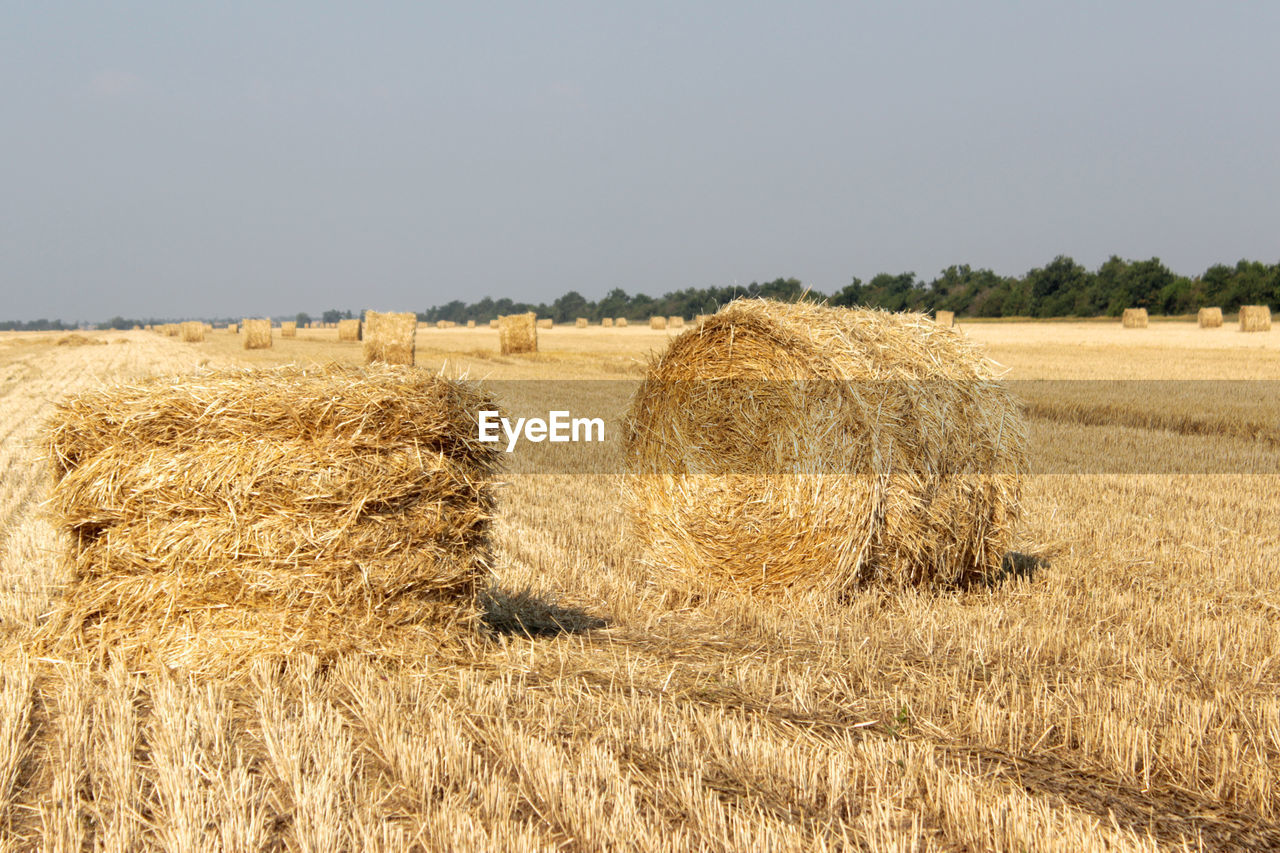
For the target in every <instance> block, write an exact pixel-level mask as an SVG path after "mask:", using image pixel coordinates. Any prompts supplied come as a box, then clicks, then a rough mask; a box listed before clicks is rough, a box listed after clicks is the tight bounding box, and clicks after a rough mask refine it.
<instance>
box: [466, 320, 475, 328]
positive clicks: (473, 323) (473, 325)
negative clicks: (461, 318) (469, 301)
mask: <svg viewBox="0 0 1280 853" xmlns="http://www.w3.org/2000/svg"><path fill="white" fill-rule="evenodd" d="M475 327H476V321H475V320H468V321H467V328H468V329H474V328H475Z"/></svg>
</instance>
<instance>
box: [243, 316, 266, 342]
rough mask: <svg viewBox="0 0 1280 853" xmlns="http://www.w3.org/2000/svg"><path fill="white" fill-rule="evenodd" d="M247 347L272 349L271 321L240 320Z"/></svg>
mask: <svg viewBox="0 0 1280 853" xmlns="http://www.w3.org/2000/svg"><path fill="white" fill-rule="evenodd" d="M240 328H241V330H242V331H243V337H244V348H245V349H271V321H270V320H265V319H257V320H250V319H247V318H246V319H244V320H242V321H241V322H240Z"/></svg>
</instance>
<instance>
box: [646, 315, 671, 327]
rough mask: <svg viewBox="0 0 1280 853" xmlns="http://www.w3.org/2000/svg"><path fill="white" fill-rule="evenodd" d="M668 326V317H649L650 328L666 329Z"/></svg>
mask: <svg viewBox="0 0 1280 853" xmlns="http://www.w3.org/2000/svg"><path fill="white" fill-rule="evenodd" d="M666 327H667V318H666V317H650V318H649V328H650V329H665V328H666Z"/></svg>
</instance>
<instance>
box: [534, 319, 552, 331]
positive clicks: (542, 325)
mask: <svg viewBox="0 0 1280 853" xmlns="http://www.w3.org/2000/svg"><path fill="white" fill-rule="evenodd" d="M554 326H555V322H554V321H553V320H552V319H551V318H550V317H543V318H542V319H541V320H539V321H538V328H539V329H550V328H552V327H554Z"/></svg>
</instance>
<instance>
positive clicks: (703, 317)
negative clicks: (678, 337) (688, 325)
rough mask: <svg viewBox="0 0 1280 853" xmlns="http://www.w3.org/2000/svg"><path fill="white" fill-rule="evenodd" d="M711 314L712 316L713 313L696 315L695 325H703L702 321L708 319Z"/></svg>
mask: <svg viewBox="0 0 1280 853" xmlns="http://www.w3.org/2000/svg"><path fill="white" fill-rule="evenodd" d="M710 316H712V315H710V314H699V315H698V316H696V317H694V318H693V322H694V325H697V326H701V325H702V321H703V320H706V319H707V318H708V317H710Z"/></svg>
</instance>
